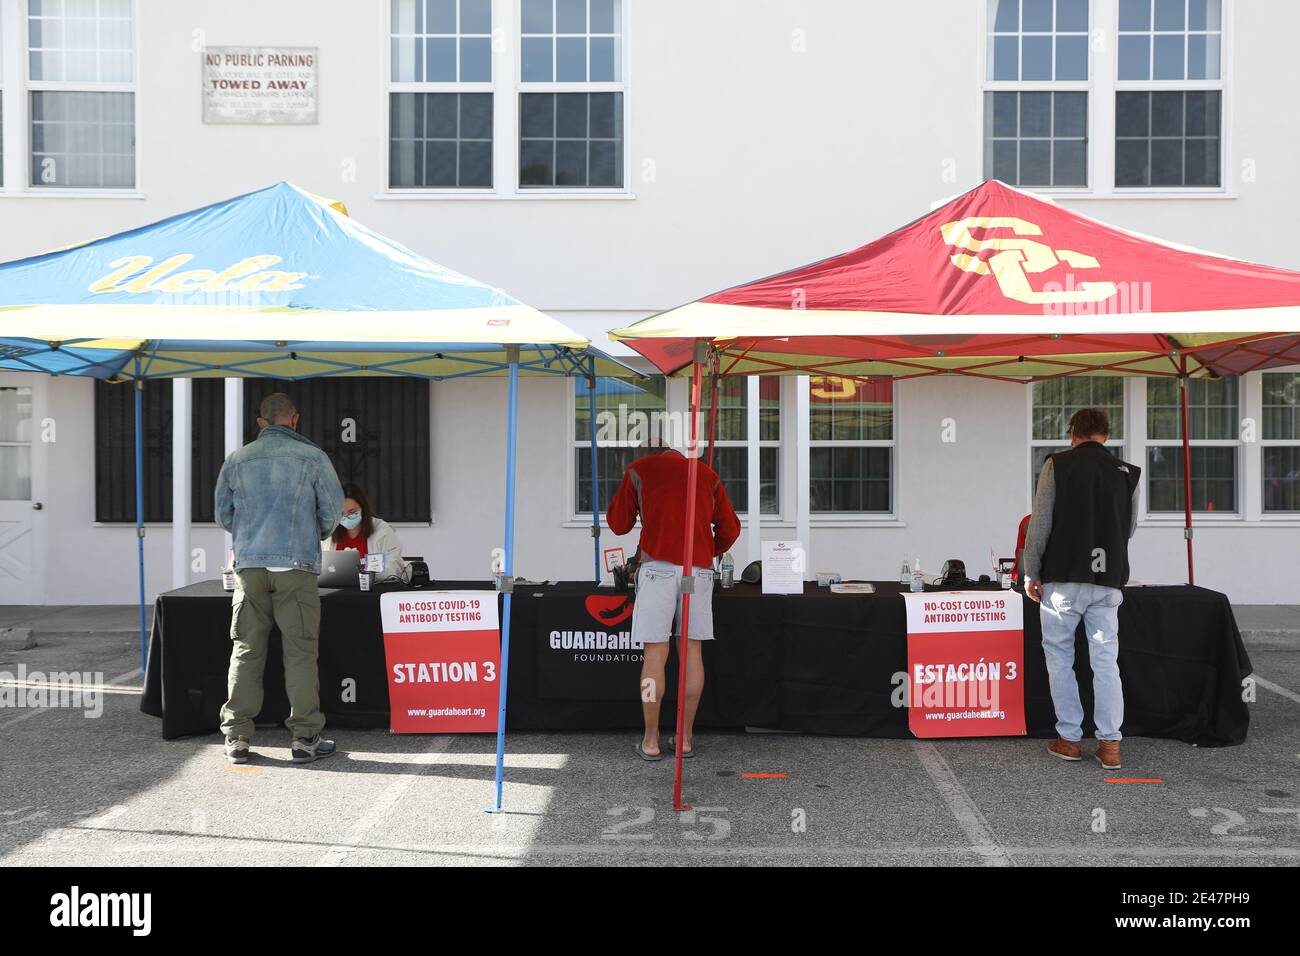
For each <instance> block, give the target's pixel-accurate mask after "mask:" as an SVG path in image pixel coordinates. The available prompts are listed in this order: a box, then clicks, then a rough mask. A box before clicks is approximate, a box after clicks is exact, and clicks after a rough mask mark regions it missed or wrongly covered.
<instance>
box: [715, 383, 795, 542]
mask: <svg viewBox="0 0 1300 956" xmlns="http://www.w3.org/2000/svg"><path fill="white" fill-rule="evenodd" d="M757 377H758V378H759V379H760V388H761V380H762V379H764V378H770V379H771V380H772V381H773V382H774V383H775V385H776V389H777V391H776V413H777V437H776V438H775V439H771V438H763V437H762V429H763V426H762V419H761V417H760V419H759V433H760V434H759V438H758V448H759V488H760V500H759V518H760V519H763V520H770V521H778V520H780V518H781V511H782V508H781V503H782V499H783V496H784V493H785V489H784V487H783V486H782V483H781V477H782V475H781V442H782V437H783V436H784V434H785V431H784V429H785V405H784V403H783V402H782V400H781V377H780V376H779V375H759V376H757ZM749 379H750V376H748V375H743V376H741V375H738V376H734V377H728V378H726V379H724V384H725V382H728V381H733V382H739V383H740V385H741V405H740V408H741V411H742V412H743V413H744V415H745V418H743V419H742V421H747V420H748V413H749ZM711 388H712V386H711V385H710V383H709V379H708V378H707V377H706V378H705V379H704V380H703V384H702V387H701V394H700V448H701V449H703V450H702V452H701V455H700V460H701V461H704V462H707V461H708V460H709V434H708V430H709V409H710V407H711V402H712V399H711V397H710V389H711ZM719 397H720V396H719ZM721 410H722V409H721V404H719V411H721ZM760 412H761V407H760ZM715 444H716V447H718V448H742V449H746V450H748V448H749V445H750V441H749V437H748V436H746V438H745V439H744V440H743V441H741V440H738V439H728V438H719V439H718V440H717V442H716V443H715ZM765 448H772V449H775V450H776V510H775V511H772V512H767V513H765V512H764V511H763V503H762V500H761V496H762V492H761V488H762V481H763V475H762V467H763V465H762V450H763V449H765ZM748 462H749V459H748V457H746V458H745V463H746V464H745V468H746V471H745V477H744V478H743V479H742V481H744V482H748V480H749V471H748V468H749V464H748ZM714 470H715V471H716V470H717V469H716V468H715V469H714ZM747 504H748V503H747ZM732 505H733V506H734V505H735V502H734V501H732ZM736 513H737V514H738V515H739V514H742V513H743V514H748V513H749V508H748V507H746V508H745V509H744V510H743V512H742V510H741V509H740V508H736Z"/></svg>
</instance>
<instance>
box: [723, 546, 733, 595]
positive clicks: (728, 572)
mask: <svg viewBox="0 0 1300 956" xmlns="http://www.w3.org/2000/svg"><path fill="white" fill-rule="evenodd" d="M735 583H736V565H735V564H734V563H733V562H732V560H731V552H730V551H728V552H727V553H726V554H724V555H723V556H722V586H723V587H724V588H729V587H731V586H732V585H733V584H735Z"/></svg>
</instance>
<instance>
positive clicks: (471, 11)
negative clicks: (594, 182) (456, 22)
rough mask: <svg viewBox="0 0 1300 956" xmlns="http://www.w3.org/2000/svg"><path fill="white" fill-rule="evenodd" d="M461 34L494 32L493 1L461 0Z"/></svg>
mask: <svg viewBox="0 0 1300 956" xmlns="http://www.w3.org/2000/svg"><path fill="white" fill-rule="evenodd" d="M460 32H461V33H491V32H492V0H460Z"/></svg>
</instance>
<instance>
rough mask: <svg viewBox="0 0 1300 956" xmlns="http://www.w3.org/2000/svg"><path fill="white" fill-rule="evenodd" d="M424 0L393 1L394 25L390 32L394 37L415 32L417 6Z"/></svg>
mask: <svg viewBox="0 0 1300 956" xmlns="http://www.w3.org/2000/svg"><path fill="white" fill-rule="evenodd" d="M422 2H423V0H393V4H392V23H391V24H390V27H389V28H390V30H391V31H392V33H393V34H394V35H396V34H399V33H414V32H415V10H416V4H417V3H422Z"/></svg>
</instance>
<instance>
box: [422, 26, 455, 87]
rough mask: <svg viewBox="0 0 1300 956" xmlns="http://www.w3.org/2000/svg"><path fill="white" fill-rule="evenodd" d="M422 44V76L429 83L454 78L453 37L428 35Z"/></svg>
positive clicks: (447, 80)
mask: <svg viewBox="0 0 1300 956" xmlns="http://www.w3.org/2000/svg"><path fill="white" fill-rule="evenodd" d="M424 44H425V45H424V78H425V79H426V80H427V81H429V82H431V83H435V82H438V83H440V82H450V81H453V80H455V79H456V40H455V38H454V37H429V39H427V40H425V41H424Z"/></svg>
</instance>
